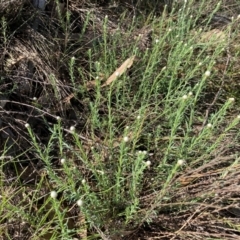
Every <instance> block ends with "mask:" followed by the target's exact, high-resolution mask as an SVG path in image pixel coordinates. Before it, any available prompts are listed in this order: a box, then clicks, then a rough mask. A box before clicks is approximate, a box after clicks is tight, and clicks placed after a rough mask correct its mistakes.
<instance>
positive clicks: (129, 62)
mask: <svg viewBox="0 0 240 240" xmlns="http://www.w3.org/2000/svg"><path fill="white" fill-rule="evenodd" d="M134 59H135V56H132V57H130V58H128V59H127V60H126V61H125V62H124V63H123V64H122V65H121V66H120V67H119V68H118V69H117V70H116V71H115V72H114V73H113V74H112V75H111V76H110V77H109V78H108V79H107V81H106V82H105V83H104V84H103V85H102V87H105V86H108V85H110V84H111V83H112V82H114V81H115V80H116V79H117V78H118V77H120V76H121V75H122V74H123V73H124V72H125V71H126V70H127V69H128V68H130V67H131V66H132V64H133V61H134Z"/></svg>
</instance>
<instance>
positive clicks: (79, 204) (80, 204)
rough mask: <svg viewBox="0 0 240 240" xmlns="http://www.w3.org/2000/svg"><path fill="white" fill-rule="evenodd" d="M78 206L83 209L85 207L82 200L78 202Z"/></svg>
mask: <svg viewBox="0 0 240 240" xmlns="http://www.w3.org/2000/svg"><path fill="white" fill-rule="evenodd" d="M77 205H78V206H79V207H81V206H82V205H83V200H82V199H79V200H77Z"/></svg>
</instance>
